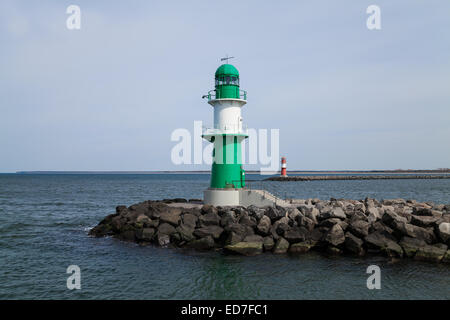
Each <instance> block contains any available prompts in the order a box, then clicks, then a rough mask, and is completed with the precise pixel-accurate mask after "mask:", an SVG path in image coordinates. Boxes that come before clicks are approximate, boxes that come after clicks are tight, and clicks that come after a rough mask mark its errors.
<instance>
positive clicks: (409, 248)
mask: <svg viewBox="0 0 450 320" xmlns="http://www.w3.org/2000/svg"><path fill="white" fill-rule="evenodd" d="M399 245H400V246H401V247H402V248H403V252H404V253H405V256H407V257H408V258H412V257H414V256H415V255H416V252H417V250H419V249H420V248H423V247H425V246H426V245H427V244H426V243H425V241H423V240H420V239H416V238H411V237H403V239H402V240H401V241H400V243H399Z"/></svg>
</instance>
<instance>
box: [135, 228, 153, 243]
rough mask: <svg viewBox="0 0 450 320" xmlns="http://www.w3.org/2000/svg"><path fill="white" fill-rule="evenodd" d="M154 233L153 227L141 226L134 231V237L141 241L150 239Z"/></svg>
mask: <svg viewBox="0 0 450 320" xmlns="http://www.w3.org/2000/svg"><path fill="white" fill-rule="evenodd" d="M154 235H155V229H153V228H142V229H139V230H137V231H136V238H137V239H138V240H142V241H151V240H152V239H153V236H154Z"/></svg>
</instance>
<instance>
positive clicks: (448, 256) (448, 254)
mask: <svg viewBox="0 0 450 320" xmlns="http://www.w3.org/2000/svg"><path fill="white" fill-rule="evenodd" d="M441 262H444V263H450V250H447V252H446V253H445V255H444V257H443V258H442V260H441Z"/></svg>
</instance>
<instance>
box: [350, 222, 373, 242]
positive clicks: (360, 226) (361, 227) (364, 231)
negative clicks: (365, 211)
mask: <svg viewBox="0 0 450 320" xmlns="http://www.w3.org/2000/svg"><path fill="white" fill-rule="evenodd" d="M348 230H349V231H350V232H351V233H353V234H354V235H355V236H357V237H359V238H364V237H367V236H368V235H369V223H368V222H366V221H364V220H359V219H358V220H354V219H352V220H351V221H350V224H349V226H348Z"/></svg>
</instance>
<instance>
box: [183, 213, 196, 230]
mask: <svg viewBox="0 0 450 320" xmlns="http://www.w3.org/2000/svg"><path fill="white" fill-rule="evenodd" d="M197 220H198V218H197V216H196V215H194V214H192V213H185V214H183V215H182V216H181V221H182V224H184V225H186V226H188V227H190V228H195V226H196V225H197Z"/></svg>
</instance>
